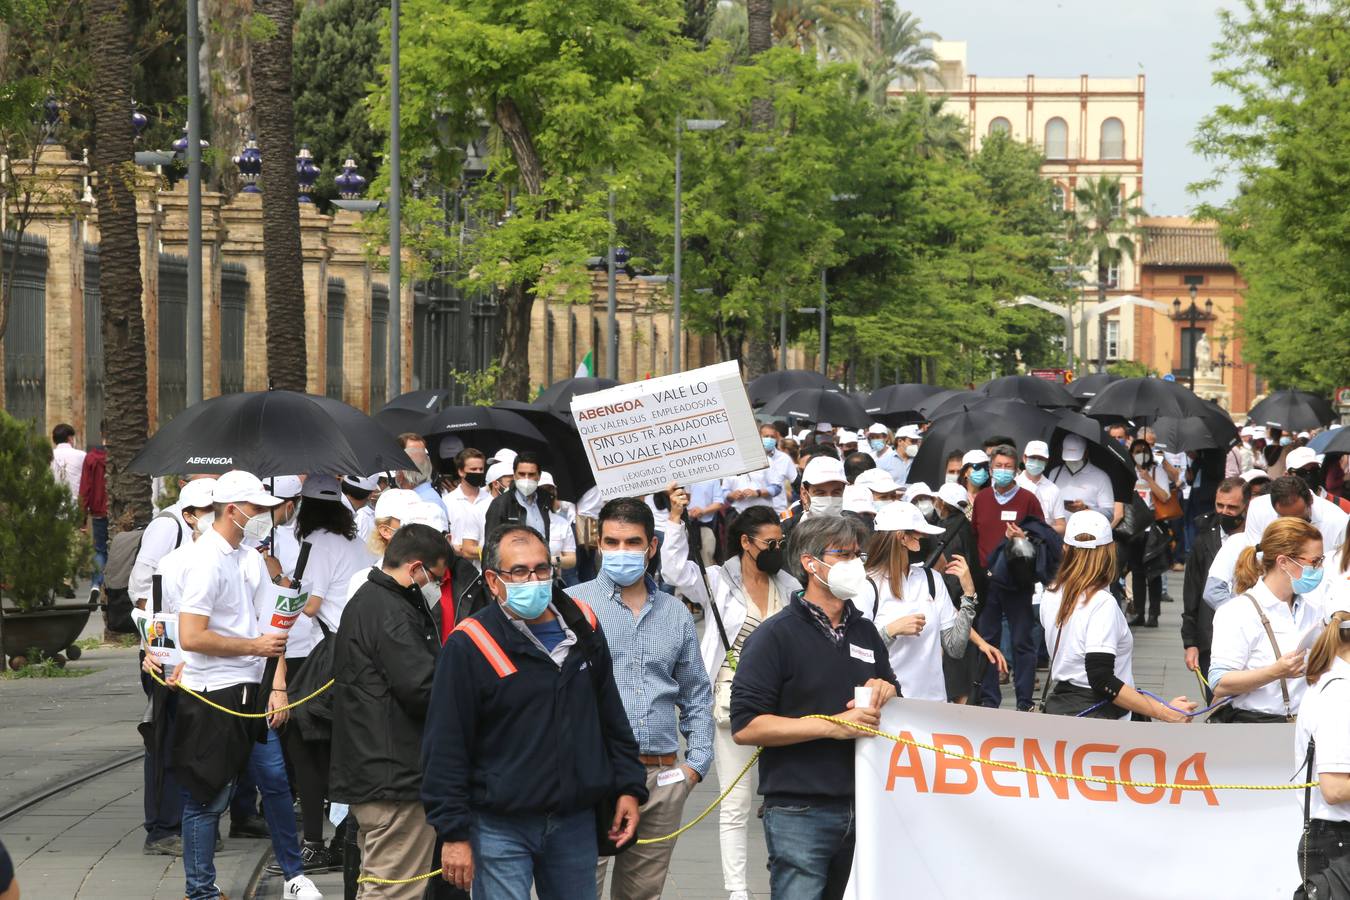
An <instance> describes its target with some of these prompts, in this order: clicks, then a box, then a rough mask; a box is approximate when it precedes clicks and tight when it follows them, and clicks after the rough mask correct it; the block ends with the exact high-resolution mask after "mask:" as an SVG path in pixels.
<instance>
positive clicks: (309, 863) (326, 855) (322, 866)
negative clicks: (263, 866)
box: [267, 841, 342, 875]
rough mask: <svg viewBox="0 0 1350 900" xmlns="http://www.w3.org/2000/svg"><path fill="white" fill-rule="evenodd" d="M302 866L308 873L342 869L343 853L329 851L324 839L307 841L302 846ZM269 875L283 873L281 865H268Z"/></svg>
mask: <svg viewBox="0 0 1350 900" xmlns="http://www.w3.org/2000/svg"><path fill="white" fill-rule="evenodd" d="M300 866H301V868H303V869H304V873H305V874H306V875H321V874H323V873H324V872H341V871H342V854H341V853H337V854H334V853H332V852H330V851H329V849H328V847H326V846H325V845H324V843H323V841H305V843H304V846H303V847H301V848H300ZM267 874H268V875H282V874H284V873H283V872H282V871H281V865H280V863H277V862H272V863H271V864H269V865H268V866H267Z"/></svg>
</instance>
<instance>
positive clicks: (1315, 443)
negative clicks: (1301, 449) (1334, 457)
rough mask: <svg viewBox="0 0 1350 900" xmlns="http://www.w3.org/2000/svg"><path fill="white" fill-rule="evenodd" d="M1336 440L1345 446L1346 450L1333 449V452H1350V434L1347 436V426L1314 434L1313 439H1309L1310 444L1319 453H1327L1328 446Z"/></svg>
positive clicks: (1339, 444)
mask: <svg viewBox="0 0 1350 900" xmlns="http://www.w3.org/2000/svg"><path fill="white" fill-rule="evenodd" d="M1332 441H1335V442H1336V443H1337V445H1338V446H1342V447H1345V448H1346V449H1344V450H1332V451H1331V452H1332V453H1350V436H1347V429H1346V428H1331V429H1328V430H1327V431H1324V432H1322V433H1321V434H1317V435H1313V439H1312V440H1311V441H1308V446H1309V447H1311V448H1313V449H1314V450H1316V451H1317V452H1318V453H1326V452H1327V447H1328V446H1329V445H1330V444H1331V442H1332Z"/></svg>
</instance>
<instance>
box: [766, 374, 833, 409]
mask: <svg viewBox="0 0 1350 900" xmlns="http://www.w3.org/2000/svg"><path fill="white" fill-rule="evenodd" d="M799 388H824V389H825V390H831V391H837V390H839V385H837V384H835V383H834V382H833V381H831V380H830V379H829V377H828V376H825V375H822V374H820V373H819V372H817V371H815V370H814V369H783V370H781V371H778V372H766V373H765V374H763V375H761V376H759V377H758V378H756V379H754V380H752V381H751V382H750V383H749V384H747V385H746V386H745V392H746V394H747V395H748V396H749V397H750V405H751V406H763V405H764V404H765V403H768V402H769V401H770V400H772V399H773V398H775V397H777V396H778V395H779V394H786V393H787V392H788V391H795V390H798V389H799Z"/></svg>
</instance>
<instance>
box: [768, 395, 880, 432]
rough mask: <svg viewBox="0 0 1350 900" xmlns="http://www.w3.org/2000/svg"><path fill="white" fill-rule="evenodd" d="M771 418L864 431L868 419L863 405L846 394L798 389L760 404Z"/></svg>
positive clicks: (869, 420)
mask: <svg viewBox="0 0 1350 900" xmlns="http://www.w3.org/2000/svg"><path fill="white" fill-rule="evenodd" d="M763 411H764V412H765V413H767V414H768V415H771V416H791V417H792V418H794V419H799V420H801V421H804V422H829V423H830V424H831V425H843V426H844V427H845V428H864V427H866V426H867V424H868V423H869V422H871V419H870V418H869V417H868V415H867V410H865V409H863V405H862V404H861V403H859V402H858V401H857V400H854V399H853V398H852V397H850V396H848V395H847V394H844V393H841V392H839V391H827V390H822V389H821V388H798V389H797V390H795V391H787V392H786V393H783V394H779V395H778V396H777V397H774V398H773V399H772V400H770V401H769V402H767V403H765V404H764V410H763Z"/></svg>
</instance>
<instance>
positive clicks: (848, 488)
mask: <svg viewBox="0 0 1350 900" xmlns="http://www.w3.org/2000/svg"><path fill="white" fill-rule="evenodd" d="M876 511H877V507H876V504H875V503H873V502H872V492H871V491H869V490H868V489H867V488H865V487H861V486H859V485H857V484H848V485H844V512H853V513H874V512H876Z"/></svg>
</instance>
